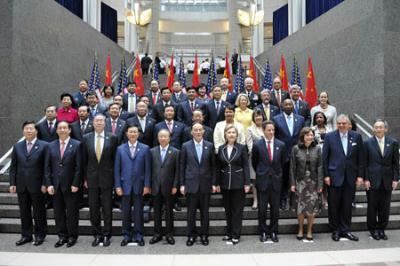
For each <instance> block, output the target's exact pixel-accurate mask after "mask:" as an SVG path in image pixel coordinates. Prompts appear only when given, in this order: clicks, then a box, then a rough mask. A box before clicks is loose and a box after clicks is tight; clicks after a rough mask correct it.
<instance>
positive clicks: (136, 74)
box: [133, 55, 144, 96]
mask: <svg viewBox="0 0 400 266" xmlns="http://www.w3.org/2000/svg"><path fill="white" fill-rule="evenodd" d="M133 81H134V82H135V83H136V94H137V95H138V96H142V95H143V94H144V85H143V75H142V68H141V67H140V58H139V55H137V56H136V63H135V71H133Z"/></svg>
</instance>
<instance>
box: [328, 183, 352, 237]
mask: <svg viewBox="0 0 400 266" xmlns="http://www.w3.org/2000/svg"><path fill="white" fill-rule="evenodd" d="M354 193H355V187H350V186H349V185H348V184H347V181H346V180H345V181H344V182H343V185H342V186H340V187H333V186H329V187H328V215H329V227H330V228H331V231H332V232H334V233H339V234H344V233H348V232H350V231H351V212H352V202H353V195H354Z"/></svg>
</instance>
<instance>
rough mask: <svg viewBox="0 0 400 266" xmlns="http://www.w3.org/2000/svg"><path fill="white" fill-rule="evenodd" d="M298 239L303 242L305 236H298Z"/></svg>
mask: <svg viewBox="0 0 400 266" xmlns="http://www.w3.org/2000/svg"><path fill="white" fill-rule="evenodd" d="M296 238H297V240H299V241H301V240H303V239H304V236H303V235H297V236H296Z"/></svg>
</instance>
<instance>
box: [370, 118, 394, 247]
mask: <svg viewBox="0 0 400 266" xmlns="http://www.w3.org/2000/svg"><path fill="white" fill-rule="evenodd" d="M373 131H374V136H373V137H371V138H369V139H368V140H367V141H365V143H364V147H365V154H366V161H365V165H366V169H365V178H364V185H365V189H366V190H367V199H368V209H367V226H368V230H369V231H370V233H371V236H372V238H373V239H375V240H380V239H382V240H387V239H388V237H387V235H386V234H385V229H386V226H387V224H388V222H389V214H390V200H391V196H392V190H395V189H396V187H397V184H398V181H399V143H398V142H397V140H395V139H393V138H391V137H388V136H386V132H387V131H388V124H387V122H386V121H385V120H382V119H377V120H376V121H375V123H374V128H373ZM377 218H378V219H377Z"/></svg>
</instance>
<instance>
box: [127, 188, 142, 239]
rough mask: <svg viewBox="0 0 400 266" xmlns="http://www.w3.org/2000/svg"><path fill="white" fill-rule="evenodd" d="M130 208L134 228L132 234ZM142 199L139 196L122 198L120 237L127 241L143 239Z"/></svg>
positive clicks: (132, 194)
mask: <svg viewBox="0 0 400 266" xmlns="http://www.w3.org/2000/svg"><path fill="white" fill-rule="evenodd" d="M132 206H133V222H134V223H135V226H134V228H133V233H132ZM143 228H144V222H143V198H142V195H141V194H138V195H136V194H134V193H133V192H131V194H130V195H127V196H126V195H124V196H122V235H123V237H124V239H127V240H132V239H133V240H141V239H143Z"/></svg>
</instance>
